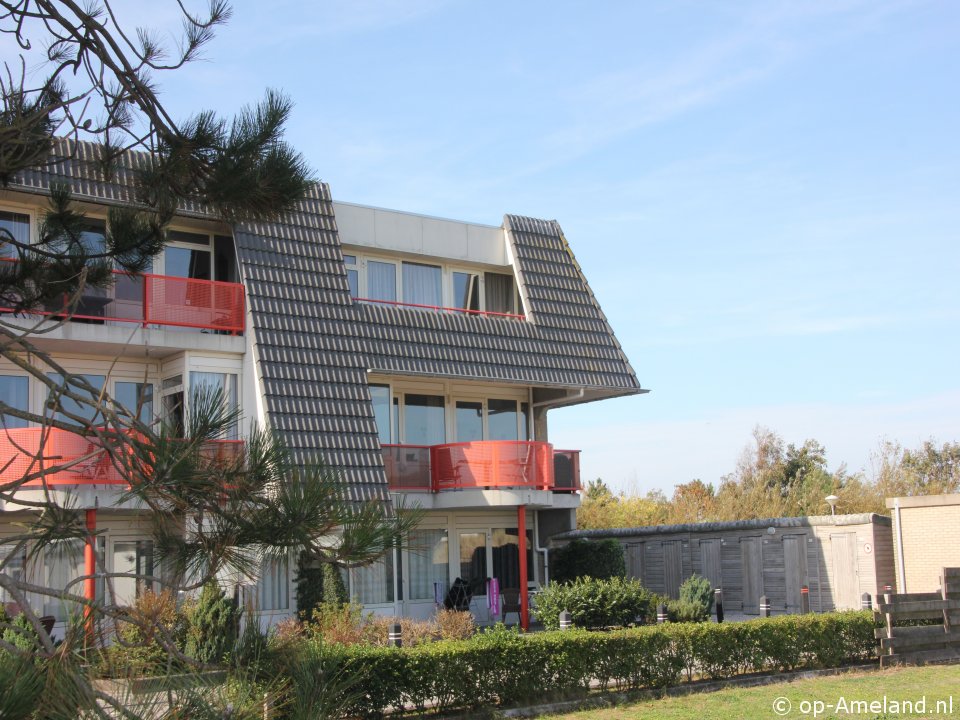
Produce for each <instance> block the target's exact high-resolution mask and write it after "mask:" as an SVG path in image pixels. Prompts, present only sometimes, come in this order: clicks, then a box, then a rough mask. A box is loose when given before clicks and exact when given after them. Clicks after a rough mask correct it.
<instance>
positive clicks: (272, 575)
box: [257, 558, 290, 610]
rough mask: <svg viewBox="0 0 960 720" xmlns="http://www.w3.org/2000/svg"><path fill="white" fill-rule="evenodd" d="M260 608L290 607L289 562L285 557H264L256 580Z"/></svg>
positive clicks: (276, 608)
mask: <svg viewBox="0 0 960 720" xmlns="http://www.w3.org/2000/svg"><path fill="white" fill-rule="evenodd" d="M257 603H258V605H259V607H260V609H261V610H289V609H290V563H289V561H288V560H287V558H265V559H264V561H263V565H262V566H261V569H260V579H259V580H258V582H257Z"/></svg>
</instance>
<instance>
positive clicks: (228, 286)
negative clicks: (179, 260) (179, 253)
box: [0, 271, 244, 335]
mask: <svg viewBox="0 0 960 720" xmlns="http://www.w3.org/2000/svg"><path fill="white" fill-rule="evenodd" d="M114 275H115V276H116V281H115V282H114V284H113V287H110V288H105V289H99V288H88V289H86V291H85V292H84V294H83V296H82V297H81V298H80V300H79V301H78V302H77V305H76V308H75V309H74V312H73V313H72V314H71V315H70V318H71V319H73V320H83V321H86V322H105V321H108V322H124V323H138V324H140V325H143V326H144V327H149V326H151V325H162V326H172V327H184V328H199V329H202V330H217V331H221V332H225V333H230V334H231V335H239V334H240V333H242V332H243V329H244V292H243V285H241V284H240V283H230V282H220V281H217V280H194V279H191V278H181V277H172V276H169V275H152V274H150V273H146V274H143V275H130V274H128V273H123V272H119V271H114ZM5 311H6V312H9V311H10V310H9V309H4V308H0V312H5ZM67 313H68V308H67V298H64V300H63V302H62V303H60V304H53V305H49V306H47V307H46V308H43V309H33V310H31V311H30V314H33V315H52V316H60V317H62V316H63V315H66V314H67Z"/></svg>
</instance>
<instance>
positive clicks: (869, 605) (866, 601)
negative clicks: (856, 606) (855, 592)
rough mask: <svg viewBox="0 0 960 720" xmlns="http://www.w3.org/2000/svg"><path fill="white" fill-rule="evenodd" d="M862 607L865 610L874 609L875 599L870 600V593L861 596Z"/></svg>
mask: <svg viewBox="0 0 960 720" xmlns="http://www.w3.org/2000/svg"><path fill="white" fill-rule="evenodd" d="M860 608H861V609H863V610H873V601H871V600H870V593H864V594H863V595H861V596H860Z"/></svg>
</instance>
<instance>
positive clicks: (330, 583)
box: [322, 563, 350, 605]
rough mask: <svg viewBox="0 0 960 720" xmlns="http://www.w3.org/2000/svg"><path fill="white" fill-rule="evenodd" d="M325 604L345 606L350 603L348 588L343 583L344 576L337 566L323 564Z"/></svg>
mask: <svg viewBox="0 0 960 720" xmlns="http://www.w3.org/2000/svg"><path fill="white" fill-rule="evenodd" d="M322 572H323V602H324V603H338V604H340V605H343V604H345V603H348V602H350V595H349V593H347V586H346V584H344V582H343V575H341V574H340V569H339V568H338V567H337V566H336V565H332V564H330V563H324V564H323V571H322Z"/></svg>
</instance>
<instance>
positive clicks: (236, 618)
mask: <svg viewBox="0 0 960 720" xmlns="http://www.w3.org/2000/svg"><path fill="white" fill-rule="evenodd" d="M188 622H189V626H188V629H187V643H186V653H187V655H189V656H190V657H192V658H194V659H196V660H199V661H200V662H205V663H218V662H220V661H221V660H223V658H224V656H225V655H226V654H227V653H228V652H230V651H231V650H233V646H234V644H235V643H236V641H237V629H238V626H239V622H240V609H239V608H237V606H236V603H234V602H233V600H231V599H229V598H227V596H226V595H224V593H223V590H221V589H220V586H219V585H218V584H217V583H216V582H208V583H207V584H206V585H204V586H203V590H202V591H201V592H200V598H199V599H198V600H197V604H196V605H195V606H193V608H192V609H191V611H190V613H189V615H188Z"/></svg>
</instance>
